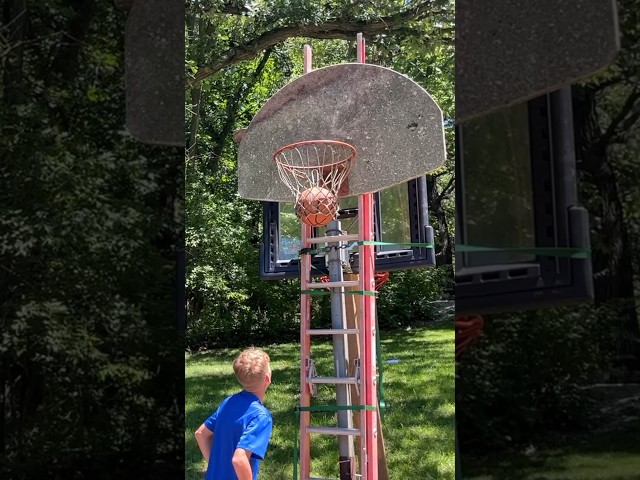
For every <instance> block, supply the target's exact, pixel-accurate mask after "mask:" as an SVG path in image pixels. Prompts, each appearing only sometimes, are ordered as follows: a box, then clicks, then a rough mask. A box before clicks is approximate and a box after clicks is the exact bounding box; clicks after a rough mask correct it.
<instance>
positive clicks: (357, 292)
mask: <svg viewBox="0 0 640 480" xmlns="http://www.w3.org/2000/svg"><path fill="white" fill-rule="evenodd" d="M327 288H332V287H327ZM300 293H304V294H305V295H316V296H323V295H331V292H327V291H326V290H300ZM339 293H343V294H345V295H368V296H370V297H377V296H378V292H376V291H375V290H345V291H344V292H339Z"/></svg>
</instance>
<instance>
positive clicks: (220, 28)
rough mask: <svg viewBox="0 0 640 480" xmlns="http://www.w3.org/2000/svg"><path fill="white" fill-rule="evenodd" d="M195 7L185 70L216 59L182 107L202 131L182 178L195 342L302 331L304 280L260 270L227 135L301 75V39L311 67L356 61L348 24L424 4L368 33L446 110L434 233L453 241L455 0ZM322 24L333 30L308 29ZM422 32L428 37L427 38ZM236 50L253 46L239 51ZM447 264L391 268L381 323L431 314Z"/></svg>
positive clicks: (256, 220) (256, 207)
mask: <svg viewBox="0 0 640 480" xmlns="http://www.w3.org/2000/svg"><path fill="white" fill-rule="evenodd" d="M188 5H189V13H188V16H187V29H186V41H187V45H186V65H185V68H186V74H187V77H188V78H195V76H196V75H197V74H198V72H201V71H203V70H205V69H206V68H209V67H211V66H212V65H220V66H219V67H218V69H215V68H214V69H213V70H212V71H211V72H210V75H208V76H206V77H204V78H203V79H202V80H201V81H200V82H199V83H198V84H197V85H196V86H195V88H194V89H193V90H192V93H194V94H195V93H197V92H199V93H198V95H200V100H199V102H197V101H196V102H193V101H190V102H188V104H187V108H186V117H185V131H186V133H187V137H188V138H193V139H194V142H193V143H192V144H190V145H189V150H188V159H187V165H186V187H185V188H186V199H185V209H186V225H187V227H186V250H187V297H188V298H187V301H188V328H187V344H188V347H189V348H191V349H198V348H207V347H211V346H215V345H236V344H237V345H240V344H246V343H247V342H251V341H254V340H255V339H262V340H265V339H269V340H273V341H278V340H286V339H290V338H296V337H297V335H298V334H299V333H298V332H299V319H298V315H299V313H298V312H299V285H298V282H297V281H295V280H294V281H280V282H266V281H262V280H260V279H259V277H258V259H259V247H260V243H261V242H262V231H261V229H262V224H261V222H262V207H261V205H260V203H259V202H251V201H245V200H243V199H240V198H239V197H238V196H237V194H236V191H237V168H236V152H237V147H236V145H235V144H234V143H233V141H232V138H231V136H232V132H233V131H234V130H235V129H238V128H242V127H246V126H247V125H248V124H249V122H250V121H251V119H252V118H253V117H254V115H255V114H256V113H257V111H258V110H259V109H260V107H261V106H262V105H263V104H264V103H265V102H266V100H267V99H268V98H269V97H270V96H271V95H273V94H274V93H275V92H277V91H278V90H279V89H280V88H282V87H283V86H284V85H285V84H287V83H288V82H290V81H291V80H293V79H294V78H297V77H298V76H300V75H302V73H303V67H302V47H303V45H304V44H305V43H308V44H310V45H311V46H312V48H313V52H314V68H320V67H322V66H326V65H331V64H336V63H342V62H346V61H354V59H355V33H354V34H350V33H346V32H347V31H348V30H344V29H346V28H347V27H348V28H356V27H354V25H355V26H357V28H363V29H364V30H365V31H366V28H368V27H370V26H371V25H375V24H376V22H380V21H381V20H380V19H381V18H386V19H388V20H390V21H391V22H392V23H393V19H394V18H399V17H398V16H399V15H406V14H407V12H417V13H414V14H412V15H413V16H410V17H408V18H409V19H408V20H407V21H406V22H397V24H395V23H394V24H393V25H389V29H387V30H384V31H383V30H377V32H378V31H379V32H381V33H376V34H375V35H371V36H368V37H367V55H368V58H367V61H368V62H371V63H376V64H380V65H385V66H388V67H391V68H394V69H396V70H398V71H400V72H401V73H404V74H407V75H408V76H409V77H411V78H414V79H415V80H416V81H417V82H418V83H420V84H421V85H422V86H423V87H424V88H425V89H427V90H428V91H429V92H430V93H431V94H432V96H433V97H434V98H435V100H436V101H437V102H438V103H439V104H440V105H441V107H442V108H443V110H444V113H445V118H447V119H448V121H447V129H446V130H447V133H446V135H447V143H448V145H447V148H448V154H449V159H448V162H447V165H446V168H445V169H444V170H443V171H442V172H439V173H438V174H437V175H434V176H433V178H432V179H431V184H432V194H433V197H434V198H437V197H439V196H441V198H439V199H438V203H437V204H435V203H434V205H433V209H434V210H437V211H434V212H431V214H432V215H431V221H432V223H433V224H434V226H435V228H436V231H437V232H441V231H442V232H445V233H446V234H448V235H449V238H448V239H447V238H445V237H442V238H441V239H439V240H438V241H437V243H438V248H440V249H442V248H443V246H442V245H443V244H444V243H445V242H448V243H449V244H451V243H452V240H451V238H452V235H453V231H454V217H453V209H454V202H453V189H452V185H453V183H452V182H453V171H454V168H453V145H454V142H453V129H452V128H451V121H452V119H453V116H454V88H453V79H454V61H453V53H454V50H453V43H452V30H453V28H452V27H453V2H450V1H448V0H443V1H437V2H431V3H430V4H427V3H419V4H415V5H409V6H407V5H406V4H405V2H403V1H393V2H381V1H377V0H376V1H368V2H364V3H362V2H360V3H359V4H358V5H357V6H356V5H355V4H353V2H350V1H330V2H325V3H324V4H323V5H322V6H319V5H318V4H317V2H316V3H314V2H310V1H308V0H266V1H260V2H253V3H251V4H245V3H243V2H220V1H206V2H189V3H188ZM356 7H357V8H356ZM322 25H326V28H325V29H322V28H318V29H316V30H313V28H312V27H314V26H322ZM291 26H295V27H296V28H298V27H299V28H300V29H303V28H307V30H306V31H311V30H309V29H310V28H311V29H312V30H313V32H314V33H313V35H312V37H313V38H308V37H307V38H305V37H303V35H304V33H299V34H297V35H293V36H290V35H289V34H288V33H287V34H286V35H285V34H283V33H282V32H283V31H284V30H283V28H286V27H291ZM299 31H302V30H299ZM327 31H328V32H330V33H326V32H327ZM287 32H288V30H287ZM323 32H324V33H323ZM272 35H281V36H280V37H278V39H279V40H278V41H277V42H275V44H273V45H272V47H270V48H266V47H265V48H257V47H255V46H256V45H262V44H263V43H261V42H264V41H265V38H272V37H271V36H272ZM323 35H324V36H323ZM426 37H428V39H429V41H426V42H425V41H424V39H425V38H426ZM254 47H255V48H254ZM231 49H233V51H232V50H231ZM234 52H235V53H234ZM238 52H249V53H247V54H246V56H244V57H238V58H242V59H241V60H239V61H236V56H237V55H236V53H238ZM239 54H240V53H238V55H239ZM220 62H222V63H220ZM195 97H196V95H194V98H195ZM188 98H191V97H190V96H189V95H188ZM195 120H197V121H195ZM284 220H285V225H284V226H285V228H289V229H290V231H294V232H297V231H299V227H298V225H299V222H298V220H297V218H295V217H294V216H293V215H289V216H287V214H285V215H284ZM442 225H444V227H445V228H440V227H441V226H442ZM392 227H393V226H392ZM399 228H400V226H398V225H396V226H395V227H393V228H392V230H393V232H395V233H397V232H399V231H400V230H399ZM393 232H390V233H389V234H390V235H393ZM448 261H449V262H451V259H450V258H449V260H448ZM445 263H446V262H445ZM445 270H447V267H445ZM447 271H449V272H450V269H449V270H447ZM444 272H445V271H444V270H439V269H438V270H433V271H426V270H425V271H421V272H401V273H397V274H395V273H394V274H393V275H392V280H391V281H390V282H389V284H387V286H385V287H384V288H385V289H388V292H387V293H385V292H384V290H383V294H382V295H381V298H380V301H379V306H380V312H381V322H382V327H383V328H397V327H399V326H407V325H409V324H411V323H421V322H423V321H426V320H427V319H432V318H434V317H435V315H436V314H435V313H434V312H433V308H432V304H431V303H429V302H431V300H434V299H438V298H441V297H442V286H443V285H444V280H443V279H444V278H445V277H447V275H450V273H448V274H447V273H444ZM416 285H419V286H418V287H417V288H416ZM313 305H314V309H315V310H314V312H315V314H317V315H316V317H317V318H316V317H314V318H316V320H317V321H318V322H319V323H321V324H330V321H331V320H330V307H329V299H328V298H327V297H323V298H320V299H316V300H314V302H313Z"/></svg>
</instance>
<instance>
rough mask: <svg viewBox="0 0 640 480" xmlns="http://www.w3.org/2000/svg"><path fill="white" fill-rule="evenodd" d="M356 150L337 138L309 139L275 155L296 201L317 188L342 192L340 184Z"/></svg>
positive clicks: (335, 192) (345, 176)
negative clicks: (308, 191)
mask: <svg viewBox="0 0 640 480" xmlns="http://www.w3.org/2000/svg"><path fill="white" fill-rule="evenodd" d="M355 156H356V149H355V148H354V147H353V146H351V145H349V144H348V143H345V142H339V141H336V140H308V141H304V142H296V143H292V144H291V145H287V146H285V147H282V148H281V149H279V150H278V151H277V152H276V153H275V154H274V155H273V159H274V160H275V162H276V164H277V166H278V174H279V175H280V178H281V179H282V181H283V182H284V183H285V184H286V185H287V186H288V187H289V189H290V190H291V193H292V194H293V196H294V198H295V201H298V199H299V198H300V194H301V193H302V192H304V191H305V190H309V189H310V188H313V187H318V188H324V189H326V190H329V191H330V192H331V193H332V194H333V195H334V196H336V197H337V196H339V195H340V187H341V186H342V185H343V183H344V181H345V179H346V178H347V176H348V175H349V171H350V170H351V164H352V163H353V161H354V159H355Z"/></svg>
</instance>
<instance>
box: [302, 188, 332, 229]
mask: <svg viewBox="0 0 640 480" xmlns="http://www.w3.org/2000/svg"><path fill="white" fill-rule="evenodd" d="M337 213H338V200H337V198H336V196H335V195H334V194H333V193H331V191H330V190H327V189H326V188H321V187H311V188H307V189H306V190H304V191H303V192H302V193H301V194H300V196H299V197H298V201H297V202H296V215H297V216H298V218H299V219H300V220H301V221H302V222H303V223H306V224H307V225H311V226H312V227H321V226H323V225H327V224H328V223H329V222H330V221H331V220H333V219H334V218H335V216H336V214H337Z"/></svg>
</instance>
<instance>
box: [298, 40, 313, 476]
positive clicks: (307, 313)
mask: <svg viewBox="0 0 640 480" xmlns="http://www.w3.org/2000/svg"><path fill="white" fill-rule="evenodd" d="M303 59H304V60H303V63H304V73H308V72H310V71H311V68H312V67H311V60H312V56H311V46H310V45H305V46H304V49H303ZM300 233H301V237H302V242H301V244H302V248H310V247H311V243H310V242H309V238H311V235H312V234H313V229H312V227H311V226H310V225H307V224H305V223H303V224H302V229H301V232H300ZM311 260H312V258H311V255H302V257H301V260H300V289H301V290H308V288H309V282H310V281H311ZM310 328H311V295H309V294H306V293H304V294H301V295H300V406H301V407H309V406H311V391H310V386H309V385H308V384H307V373H308V372H307V369H308V361H309V360H310V359H311V338H310V337H309V335H308V334H307V330H308V329H310ZM310 417H311V413H310V412H309V411H302V412H300V478H301V479H302V480H306V479H307V478H309V476H310V475H311V436H310V434H309V433H308V432H307V426H308V425H309V424H310V421H311V418H310Z"/></svg>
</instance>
